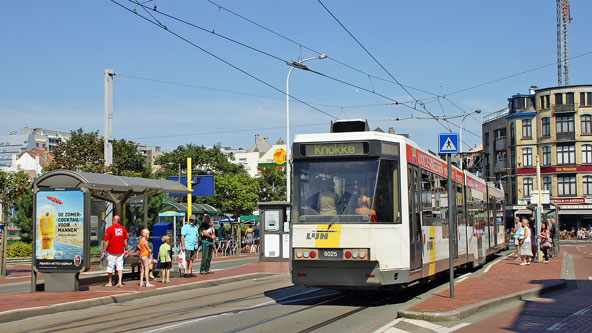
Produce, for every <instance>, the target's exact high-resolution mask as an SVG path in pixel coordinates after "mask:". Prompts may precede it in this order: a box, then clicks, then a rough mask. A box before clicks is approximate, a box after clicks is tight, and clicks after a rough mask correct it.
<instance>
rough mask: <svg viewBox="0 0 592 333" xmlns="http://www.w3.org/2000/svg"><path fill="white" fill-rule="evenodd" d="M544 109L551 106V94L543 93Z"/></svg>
mask: <svg viewBox="0 0 592 333" xmlns="http://www.w3.org/2000/svg"><path fill="white" fill-rule="evenodd" d="M544 97H545V109H548V108H550V107H551V95H545V96H544Z"/></svg>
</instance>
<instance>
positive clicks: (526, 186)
mask: <svg viewBox="0 0 592 333" xmlns="http://www.w3.org/2000/svg"><path fill="white" fill-rule="evenodd" d="M522 185H523V186H522V188H523V190H524V196H525V197H529V196H530V192H531V191H532V177H524V179H523V184H522Z"/></svg>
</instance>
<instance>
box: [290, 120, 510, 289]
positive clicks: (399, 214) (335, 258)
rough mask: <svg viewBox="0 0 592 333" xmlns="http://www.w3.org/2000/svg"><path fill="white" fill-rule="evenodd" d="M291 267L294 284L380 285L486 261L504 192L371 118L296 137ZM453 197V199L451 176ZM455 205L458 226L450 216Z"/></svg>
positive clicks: (497, 235) (500, 242) (500, 239)
mask: <svg viewBox="0 0 592 333" xmlns="http://www.w3.org/2000/svg"><path fill="white" fill-rule="evenodd" d="M292 151H293V161H294V162H293V197H292V208H291V221H292V223H291V228H292V230H291V242H290V244H291V245H290V246H291V249H290V251H291V252H290V268H291V277H292V281H293V283H294V284H296V285H304V286H316V287H331V288H340V289H348V288H362V289H364V288H367V289H376V288H383V287H388V286H395V285H400V284H409V283H411V282H414V281H417V280H424V279H426V280H427V279H430V278H431V277H434V276H435V275H436V274H438V273H441V272H444V271H447V270H448V267H449V257H448V255H449V237H451V236H452V237H453V242H454V251H453V256H454V265H455V267H458V266H479V265H481V264H483V263H484V262H485V260H486V258H487V257H488V256H490V255H491V254H493V253H495V252H498V251H500V250H502V249H503V248H504V247H505V246H506V245H505V244H506V239H505V230H504V223H503V200H504V192H503V190H500V189H498V188H496V187H495V186H493V184H490V183H486V182H485V181H484V180H483V179H480V178H479V177H477V176H475V175H473V174H471V173H469V172H467V171H463V170H460V169H458V168H456V167H453V170H452V179H451V180H449V179H448V178H447V174H448V173H447V164H446V163H445V162H444V161H443V160H442V159H440V158H439V157H438V156H436V155H434V154H432V153H430V152H429V151H427V150H424V149H421V148H420V147H418V145H417V144H415V143H414V142H413V141H411V140H410V139H408V138H407V137H405V136H402V135H395V134H389V133H383V132H378V131H370V130H369V128H368V124H367V122H366V121H364V120H343V121H336V122H334V123H332V124H331V132H330V133H323V134H303V135H297V136H296V137H295V140H294V144H293V150H292ZM448 181H452V182H453V188H454V190H453V193H452V194H451V195H454V200H453V202H454V206H453V207H448V195H449V194H448V190H447V184H448V183H447V182H448ZM448 214H453V216H454V221H455V222H454V225H453V226H452V227H451V226H450V225H449V223H448Z"/></svg>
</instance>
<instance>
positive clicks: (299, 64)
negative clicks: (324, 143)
mask: <svg viewBox="0 0 592 333" xmlns="http://www.w3.org/2000/svg"><path fill="white" fill-rule="evenodd" d="M325 58H327V55H326V54H320V55H318V56H316V57H311V58H306V59H302V60H298V61H292V62H286V63H287V64H288V66H290V67H292V68H290V71H289V72H288V77H287V78H286V201H288V202H291V200H290V199H291V197H290V183H291V182H290V180H291V176H290V172H291V170H290V169H291V168H290V75H292V71H293V70H294V68H298V69H303V70H308V67H306V65H303V64H302V63H304V62H306V61H309V60H314V59H325Z"/></svg>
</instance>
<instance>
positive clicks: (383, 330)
mask: <svg viewBox="0 0 592 333" xmlns="http://www.w3.org/2000/svg"><path fill="white" fill-rule="evenodd" d="M402 320H403V318H397V319H395V320H393V321H391V322H390V323H388V324H386V325H384V326H382V327H381V328H379V329H377V330H376V331H374V333H383V332H386V331H387V330H388V329H389V327H392V326H395V325H396V324H397V323H398V322H400V321H402Z"/></svg>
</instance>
